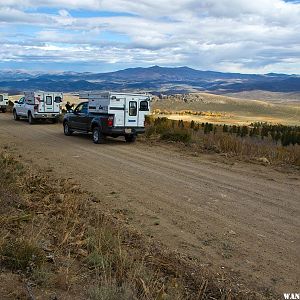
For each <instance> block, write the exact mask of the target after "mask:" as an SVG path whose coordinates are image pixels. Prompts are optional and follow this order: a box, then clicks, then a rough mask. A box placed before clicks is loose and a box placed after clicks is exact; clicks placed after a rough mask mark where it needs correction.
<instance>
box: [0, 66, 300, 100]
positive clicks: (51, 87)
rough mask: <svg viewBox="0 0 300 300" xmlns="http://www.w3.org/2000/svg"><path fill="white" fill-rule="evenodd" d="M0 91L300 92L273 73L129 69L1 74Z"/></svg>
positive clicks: (295, 78) (290, 79)
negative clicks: (99, 71) (100, 71)
mask: <svg viewBox="0 0 300 300" xmlns="http://www.w3.org/2000/svg"><path fill="white" fill-rule="evenodd" d="M0 90H1V91H3V92H20V91H24V90H44V91H62V92H80V91H92V90H93V91H95V90H98V91H103V90H114V91H147V92H150V93H151V92H152V93H154V94H161V93H163V94H175V93H188V92H195V91H204V92H213V93H218V94H223V93H234V92H241V91H252V90H262V91H271V92H300V76H299V75H287V74H276V73H269V74H265V75H259V74H241V73H222V72H214V71H200V70H195V69H192V68H189V67H177V68H165V67H159V66H153V67H149V68H129V69H125V70H120V71H115V72H109V73H89V72H84V73H80V72H63V73H30V72H26V71H2V72H1V74H0Z"/></svg>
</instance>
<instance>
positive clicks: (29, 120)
mask: <svg viewBox="0 0 300 300" xmlns="http://www.w3.org/2000/svg"><path fill="white" fill-rule="evenodd" d="M28 122H29V124H30V125H32V124H34V118H33V116H32V114H31V112H29V113H28Z"/></svg>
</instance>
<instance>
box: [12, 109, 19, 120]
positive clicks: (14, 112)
mask: <svg viewBox="0 0 300 300" xmlns="http://www.w3.org/2000/svg"><path fill="white" fill-rule="evenodd" d="M13 115H14V119H15V120H16V121H19V120H20V117H19V116H18V114H17V112H16V110H15V109H14V111H13Z"/></svg>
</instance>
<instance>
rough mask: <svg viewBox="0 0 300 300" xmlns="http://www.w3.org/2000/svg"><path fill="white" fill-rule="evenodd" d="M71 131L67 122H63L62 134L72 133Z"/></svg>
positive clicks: (68, 134)
mask: <svg viewBox="0 0 300 300" xmlns="http://www.w3.org/2000/svg"><path fill="white" fill-rule="evenodd" d="M72 133H73V131H72V130H71V129H70V127H69V124H68V122H65V123H64V134H65V135H66V136H70V135H72Z"/></svg>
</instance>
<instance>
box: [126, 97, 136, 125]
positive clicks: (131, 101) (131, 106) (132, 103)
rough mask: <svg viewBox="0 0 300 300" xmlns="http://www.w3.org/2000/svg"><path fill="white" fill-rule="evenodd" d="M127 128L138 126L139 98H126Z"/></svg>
mask: <svg viewBox="0 0 300 300" xmlns="http://www.w3.org/2000/svg"><path fill="white" fill-rule="evenodd" d="M125 105H126V106H125V126H126V127H136V126H138V98H131V97H130V98H126V104H125Z"/></svg>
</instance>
